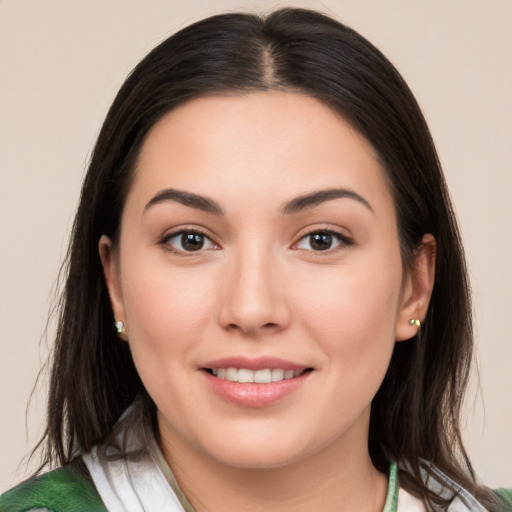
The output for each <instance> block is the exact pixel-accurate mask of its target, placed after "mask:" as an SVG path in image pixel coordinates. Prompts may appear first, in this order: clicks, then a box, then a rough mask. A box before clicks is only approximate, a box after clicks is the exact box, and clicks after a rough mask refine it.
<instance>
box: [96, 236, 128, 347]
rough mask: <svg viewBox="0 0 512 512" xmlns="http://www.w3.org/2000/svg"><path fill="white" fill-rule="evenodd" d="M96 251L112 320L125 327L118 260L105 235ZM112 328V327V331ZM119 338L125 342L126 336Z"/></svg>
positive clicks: (122, 335) (110, 242)
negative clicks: (112, 314)
mask: <svg viewBox="0 0 512 512" xmlns="http://www.w3.org/2000/svg"><path fill="white" fill-rule="evenodd" d="M98 249H99V253H100V259H101V264H102V266H103V274H104V275H105V281H106V283H107V288H108V294H109V296H110V304H111V305H112V311H113V313H114V318H115V320H116V322H117V321H121V322H123V323H124V324H125V326H126V317H125V314H124V305H123V299H122V297H123V295H122V292H121V280H120V275H121V274H120V269H119V258H118V257H117V255H116V254H115V251H114V247H113V245H112V241H111V240H110V238H109V237H108V236H106V235H102V237H101V238H100V241H99V244H98ZM113 328H114V327H113V326H112V329H113ZM120 337H121V338H122V339H124V340H127V337H126V334H121V335H120Z"/></svg>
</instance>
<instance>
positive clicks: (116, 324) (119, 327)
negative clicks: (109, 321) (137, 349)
mask: <svg viewBox="0 0 512 512" xmlns="http://www.w3.org/2000/svg"><path fill="white" fill-rule="evenodd" d="M114 327H115V328H116V331H117V334H119V336H121V335H123V334H125V333H126V330H125V328H124V323H123V322H121V320H118V321H116V322H114Z"/></svg>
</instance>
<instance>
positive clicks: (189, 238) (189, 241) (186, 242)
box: [181, 233, 204, 251]
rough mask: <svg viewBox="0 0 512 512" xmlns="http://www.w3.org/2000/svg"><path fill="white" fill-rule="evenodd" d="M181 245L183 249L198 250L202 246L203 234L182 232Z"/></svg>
mask: <svg viewBox="0 0 512 512" xmlns="http://www.w3.org/2000/svg"><path fill="white" fill-rule="evenodd" d="M181 246H182V247H183V249H185V251H199V249H202V248H203V246H204V235H201V234H200V233H183V234H182V235H181Z"/></svg>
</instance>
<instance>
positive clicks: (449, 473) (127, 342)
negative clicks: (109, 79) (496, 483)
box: [0, 9, 506, 512]
mask: <svg viewBox="0 0 512 512" xmlns="http://www.w3.org/2000/svg"><path fill="white" fill-rule="evenodd" d="M68 264H69V268H68V280H67V286H66V289H65V295H64V300H63V308H62V313H61V319H60V327H59V331H58V335H57V340H56V345H55V353H54V364H53V371H52V378H51V390H50V401H49V407H48V425H47V429H46V434H45V436H44V438H43V440H42V443H43V445H44V446H45V448H46V460H45V462H46V463H48V464H50V465H61V466H63V467H62V468H61V469H57V470H54V471H52V472H50V473H47V474H45V475H42V476H40V477H39V478H35V479H32V480H29V481H27V482H25V483H23V484H20V486H18V487H17V488H15V489H13V490H12V491H10V492H8V493H7V494H6V495H4V496H3V497H2V498H1V499H0V509H1V510H27V509H31V508H32V509H34V508H44V507H46V508H48V509H55V510H66V509H68V510H130V511H132V510H133V511H139V510H196V511H198V512H199V511H203V510H215V511H218V510H223V511H230V510H247V511H250V510H261V509H268V510H290V509H294V510H326V511H330V510H333V511H334V510H347V511H348V510H358V511H366V510H368V511H380V510H397V507H398V510H399V511H400V512H402V511H406V510H434V509H435V510H437V509H441V510H448V511H455V510H457V511H459V510H465V511H477V510H478V511H482V510H489V511H492V510H504V509H505V508H504V507H505V506H506V505H505V501H504V500H505V499H506V494H498V493H493V492H491V491H490V490H488V489H486V488H484V487H482V486H480V485H478V484H477V483H476V482H475V477H474V474H473V472H472V469H471V466H470V463H469V460H468V458H467V456H466V454H465V451H464V447H463V445H462V441H461V437H460V428H459V412H460V405H461V400H462V396H463V393H464V389H465V385H466V381H467V376H468V371H469V363H470V359H471V350H472V337H471V318H470V300H469V292H468V284H467V280H466V270H465V264H464V258H463V252H462V248H461V245H460V238H459V234H458V230H457V226H456V223H455V220H454V218H453V214H452V210H451V205H450V201H449V197H448V193H447V191H446V187H445V184H444V179H443V176H442V172H441V169H440V166H439V162H438V160H437V156H436V153H435V149H434V147H433V143H432V140H431V137H430V135H429V132H428V128H427V126H426V124H425V121H424V119H423V117H422V115H421V112H420V110H419V108H418V106H417V104H416V102H415V100H414V98H413V96H412V94H411V93H410V91H409V89H408V88H407V86H406V84H405V83H404V82H403V80H402V79H401V77H400V76H399V74H398V73H397V71H396V70H395V69H394V68H393V67H392V65H391V64H390V63H389V62H388V61H387V60H386V59H385V57H383V56H382V54H381V53H380V52H379V51H378V50H377V49H375V48H374V47H373V46H372V45H371V44H370V43H368V42H367V41H366V40H365V39H363V38H362V37H361V36H359V35H358V34H356V33H355V32H354V31H352V30H351V29H349V28H347V27H345V26H343V25H341V24H339V23H338V22H336V21H334V20H332V19H330V18H328V17H325V16H323V15H320V14H317V13H313V12H309V11H305V10H297V9H292V10H281V11H277V12H275V13H273V14H271V15H269V16H268V17H266V18H259V17H256V16H251V15H241V14H231V15H223V16H216V17H213V18H209V19H206V20H204V21H202V22H199V23H196V24H194V25H191V26H190V27H188V28H185V29H184V30H182V31H181V32H179V33H178V34H176V35H174V36H173V37H171V38H169V39H168V40H166V41H164V42H163V43H162V44H161V45H159V46H158V47H157V48H156V49H155V50H153V51H152V52H151V53H150V54H149V55H148V56H147V57H146V58H145V59H144V60H143V61H142V62H141V63H140V64H139V65H138V66H137V67H136V68H135V70H134V71H133V72H132V73H131V75H130V76H129V77H128V79H127V80H126V82H125V84H124V85H123V87H122V88H121V90H120V92H119V94H118V96H117V98H116V100H115V101H114V104H113V105H112V107H111V109H110V112H109V114H108V116H107V119H106V121H105V123H104V125H103V128H102V130H101V133H100V135H99V138H98V142H97V144H96V148H95V151H94V155H93V158H92V160H91V164H90V167H89V171H88V174H87V176H86V178H85V182H84V186H83V190H82V197H81V201H80V206H79V209H78V212H77V216H76V220H75V225H74V231H73V239H72V243H71V247H70V252H69V259H68ZM113 326H114V327H113Z"/></svg>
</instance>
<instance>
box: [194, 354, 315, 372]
mask: <svg viewBox="0 0 512 512" xmlns="http://www.w3.org/2000/svg"><path fill="white" fill-rule="evenodd" d="M201 368H208V369H212V368H246V369H248V370H254V371H256V370H264V369H266V368H269V369H271V370H272V369H274V368H282V369H283V370H294V371H296V370H305V369H307V368H310V367H309V366H306V365H303V364H297V363H294V362H292V361H287V360H286V359H281V358H278V357H270V356H262V357H256V358H249V357H245V356H233V357H222V358H220V359H215V360H214V361H208V362H206V363H205V364H203V365H201Z"/></svg>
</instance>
